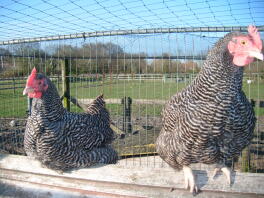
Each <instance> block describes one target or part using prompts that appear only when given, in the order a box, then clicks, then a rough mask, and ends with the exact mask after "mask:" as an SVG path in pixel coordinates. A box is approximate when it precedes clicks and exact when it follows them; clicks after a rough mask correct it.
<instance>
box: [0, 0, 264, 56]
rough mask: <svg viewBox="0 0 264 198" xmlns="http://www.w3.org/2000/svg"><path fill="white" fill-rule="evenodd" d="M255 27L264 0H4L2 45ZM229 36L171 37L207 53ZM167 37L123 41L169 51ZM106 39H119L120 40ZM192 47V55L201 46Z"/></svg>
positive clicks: (0, 6)
mask: <svg viewBox="0 0 264 198" xmlns="http://www.w3.org/2000/svg"><path fill="white" fill-rule="evenodd" d="M249 24H254V25H257V26H263V25H264V0H177V1H176V0H89V1H87V0H56V1H54V0H53V1H51V0H1V3H0V41H7V40H13V39H22V38H35V37H46V36H55V35H67V34H75V33H82V32H95V31H111V30H131V29H132V30H134V29H146V28H175V27H215V26H217V27H224V26H247V25H249ZM224 34H225V33H193V34H178V35H177V36H174V35H172V36H171V38H172V37H175V39H178V40H180V41H181V42H184V39H186V40H187V41H188V42H190V43H191V42H192V40H194V39H195V43H196V45H195V46H201V45H202V47H203V49H201V50H204V49H206V48H207V47H208V45H210V43H213V42H214V41H215V39H214V38H218V37H221V36H223V35H224ZM167 37H168V35H145V36H144V35H133V36H132V35H130V36H119V37H118V42H119V43H122V46H123V47H125V48H126V49H129V48H130V46H131V45H132V46H133V45H134V46H137V47H136V48H140V43H142V42H143V43H145V44H141V45H142V46H141V47H142V48H144V46H147V47H148V48H155V46H156V45H159V44H156V43H154V40H155V39H156V41H158V42H159V43H160V42H163V43H164V47H165V48H169V47H170V44H171V41H169V40H168V38H167ZM176 37H177V38H176ZM171 38H170V39H171ZM100 39H101V40H115V37H112V38H105V37H104V38H98V40H100ZM69 42H72V41H69ZM74 42H75V41H74ZM76 42H77V41H76ZM76 42H75V43H76ZM166 43H167V44H166ZM203 43H204V44H203ZM185 44H186V42H185ZM188 46H190V47H188V49H187V51H190V50H192V49H193V48H196V47H195V46H193V45H191V44H190V45H188ZM136 48H135V47H134V48H133V49H134V51H135V49H136ZM162 50H163V49H162V48H161V47H160V48H158V49H157V51H159V52H161V51H162ZM175 50H177V49H176V48H175ZM181 50H183V49H181ZM151 53H155V50H151Z"/></svg>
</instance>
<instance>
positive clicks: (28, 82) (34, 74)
mask: <svg viewBox="0 0 264 198" xmlns="http://www.w3.org/2000/svg"><path fill="white" fill-rule="evenodd" d="M36 77H37V70H36V68H35V67H34V68H33V69H32V71H31V74H30V76H29V77H28V80H27V86H30V85H32V83H33V81H34V79H35V78H36Z"/></svg>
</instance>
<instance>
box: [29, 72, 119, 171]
mask: <svg viewBox="0 0 264 198" xmlns="http://www.w3.org/2000/svg"><path fill="white" fill-rule="evenodd" d="M31 75H32V74H31ZM43 79H45V82H44V84H47V85H48V88H47V90H46V91H44V92H43V95H42V97H41V98H33V102H32V111H31V115H30V116H29V117H28V120H27V125H26V131H25V138H24V147H25V151H26V153H27V155H28V156H32V157H34V158H36V159H38V160H40V161H41V162H42V164H43V165H45V166H46V167H48V168H51V169H55V170H61V171H65V170H68V169H72V168H79V167H88V166H90V165H93V164H96V163H105V164H108V163H115V162H116V161H117V153H116V151H115V150H114V149H112V148H111V146H110V143H111V142H112V140H113V136H114V132H113V131H112V129H111V128H110V117H109V113H108V111H107V109H106V108H105V102H104V99H103V96H102V95H101V96H99V97H97V98H96V99H95V100H94V101H93V102H92V103H91V104H90V105H89V107H88V108H87V112H86V113H72V112H68V111H67V110H66V109H65V108H63V106H62V103H61V100H60V97H59V95H58V92H57V89H56V87H55V85H54V84H53V83H52V82H51V81H50V79H48V78H47V77H45V76H44V75H43V74H36V80H43ZM28 81H29V80H28ZM26 89H27V88H26Z"/></svg>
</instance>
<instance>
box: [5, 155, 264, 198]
mask: <svg viewBox="0 0 264 198" xmlns="http://www.w3.org/2000/svg"><path fill="white" fill-rule="evenodd" d="M197 168H199V169H200V170H199V171H198V170H195V169H197ZM193 169H194V170H195V171H194V173H195V175H196V182H197V184H198V186H199V187H200V188H201V190H202V192H201V193H200V194H198V195H197V196H196V197H198V198H199V197H208V198H209V197H222V198H226V197H241V198H242V197H243V198H244V197H263V196H264V183H263V181H264V174H254V173H239V172H233V174H232V180H233V181H234V183H233V184H232V185H231V187H230V186H228V185H227V183H226V178H225V177H224V176H223V175H222V174H219V175H217V177H216V178H215V179H212V178H211V176H212V173H213V169H212V167H211V166H206V165H203V166H202V165H200V166H196V167H193ZM2 180H10V181H11V180H12V181H15V180H16V181H20V182H23V181H24V182H32V183H35V184H43V185H50V186H54V187H63V188H72V189H76V190H87V191H96V192H103V193H115V194H119V195H124V196H125V195H126V196H140V197H153V198H155V197H156V198H162V197H166V198H173V197H187V198H191V197H193V195H192V194H190V193H189V192H188V191H186V190H184V189H183V187H184V177H183V173H182V172H176V171H175V170H173V169H172V168H170V167H168V166H167V165H166V164H165V163H164V162H163V161H162V160H161V159H160V158H159V157H158V156H155V157H141V158H130V159H124V160H120V161H119V162H118V164H116V165H97V166H93V167H90V168H84V169H79V170H73V171H72V172H70V173H69V172H67V173H64V174H63V175H61V174H58V173H57V172H55V171H52V170H49V169H45V168H43V167H41V165H40V163H39V162H37V161H35V160H32V159H29V158H28V157H24V156H15V155H0V181H2ZM25 186H26V184H24V187H25ZM171 188H174V189H175V190H174V191H172V192H171V191H170V189H171ZM40 189H41V187H40ZM40 189H39V190H40Z"/></svg>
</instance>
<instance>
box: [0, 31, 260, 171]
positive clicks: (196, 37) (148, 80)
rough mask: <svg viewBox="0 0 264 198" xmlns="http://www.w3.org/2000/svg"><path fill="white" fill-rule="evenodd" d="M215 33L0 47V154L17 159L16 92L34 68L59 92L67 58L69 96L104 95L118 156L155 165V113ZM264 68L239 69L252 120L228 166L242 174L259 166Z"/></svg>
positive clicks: (23, 111)
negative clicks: (250, 132)
mask: <svg viewBox="0 0 264 198" xmlns="http://www.w3.org/2000/svg"><path fill="white" fill-rule="evenodd" d="M222 35H224V33H221V32H215V33H212V32H196V33H190V32H186V33H183V32H181V33H155V32H153V33H149V34H128V35H110V36H109V35H108V36H103V35H102V36H98V37H87V38H85V39H84V38H76V39H62V40H52V41H42V42H31V43H25V42H24V43H19V44H9V45H3V46H2V48H1V53H0V54H1V55H0V57H1V59H0V61H1V63H0V75H1V80H0V101H1V102H0V152H1V153H11V154H19V155H24V150H23V135H24V130H25V123H26V118H27V113H28V112H27V111H28V101H27V98H26V97H25V96H22V90H23V88H24V86H25V83H26V77H27V76H28V74H29V73H30V71H31V69H32V68H33V67H34V66H35V67H37V69H38V71H40V72H43V73H45V74H46V75H47V76H49V77H50V78H51V79H52V81H53V83H54V84H55V85H56V86H57V88H58V90H59V92H60V94H62V77H61V65H62V64H64V63H65V59H67V60H68V63H69V74H68V76H67V78H68V79H69V81H70V95H71V96H72V97H74V98H76V99H78V100H79V101H81V102H82V103H85V104H88V103H90V102H91V101H92V100H93V99H94V98H95V97H96V96H98V95H100V94H101V93H104V96H105V99H106V107H107V108H108V110H109V112H110V115H111V119H112V126H113V127H114V131H115V132H116V136H117V138H116V140H115V141H114V143H113V145H114V147H115V148H116V149H117V151H118V153H119V155H120V156H121V157H123V158H129V157H135V156H137V157H139V158H133V159H132V161H133V160H140V163H141V164H142V166H145V165H147V166H150V165H151V166H155V165H157V164H159V163H162V162H161V161H160V160H159V158H155V157H154V161H153V156H155V155H156V151H155V145H154V143H155V140H156V138H157V136H158V134H159V132H160V129H161V124H160V123H161V117H160V114H161V110H162V108H163V106H164V104H165V102H166V101H167V100H168V99H169V98H170V97H171V96H172V95H174V94H175V93H176V92H178V91H180V90H182V89H183V88H184V87H186V86H187V85H188V84H189V83H190V82H191V81H192V80H193V79H194V77H195V76H196V74H197V73H198V72H199V70H200V67H201V65H202V64H203V61H204V58H205V56H206V54H207V51H208V49H210V48H211V47H212V45H213V44H214V43H215V42H216V41H217V40H218V37H220V36H222ZM263 66H264V65H263V62H255V63H253V64H251V65H250V66H249V67H247V68H246V70H245V75H244V80H243V86H244V91H245V93H246V95H247V97H248V98H249V100H252V101H253V103H255V111H256V116H257V118H258V123H257V126H256V130H255V135H254V139H253V141H252V144H251V146H250V147H249V150H250V152H249V155H247V156H246V157H247V160H243V157H244V156H243V155H242V154H241V157H240V159H239V160H238V162H236V163H234V167H235V168H236V169H237V170H242V169H243V167H245V165H244V164H243V163H245V162H247V163H249V164H250V166H247V167H250V169H249V171H252V172H262V171H263V169H264V156H263V153H264V147H263V143H264V116H263V115H264V110H263V103H264V92H262V91H261V90H262V89H263V87H262V86H263V85H264V81H263V78H264V67H263ZM129 98H130V99H131V100H132V101H130V102H131V104H130V102H129V100H130V99H129ZM126 101H127V103H129V105H130V107H126V108H127V109H128V112H129V113H128V115H126V110H127V109H126V108H125V107H124V103H125V102H126ZM70 111H73V112H82V109H80V108H79V107H78V106H76V105H74V104H73V103H71V106H70ZM155 159H156V160H155ZM129 160H130V161H131V159H129ZM243 170H244V169H243Z"/></svg>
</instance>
